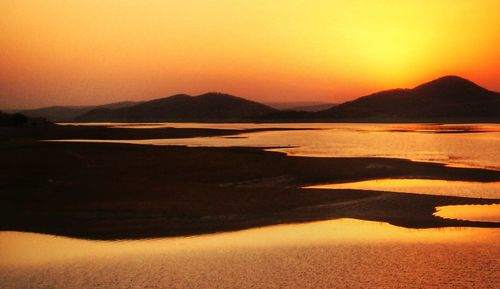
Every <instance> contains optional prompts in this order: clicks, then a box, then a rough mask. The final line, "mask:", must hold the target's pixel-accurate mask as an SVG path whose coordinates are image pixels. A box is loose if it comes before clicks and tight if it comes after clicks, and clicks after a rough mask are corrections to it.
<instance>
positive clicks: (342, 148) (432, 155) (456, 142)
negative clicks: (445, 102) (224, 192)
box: [73, 123, 500, 170]
mask: <svg viewBox="0 0 500 289" xmlns="http://www.w3.org/2000/svg"><path fill="white" fill-rule="evenodd" d="M105 125H108V126H119V127H134V128H143V127H179V128H186V127H189V128H221V129H248V128H273V127H280V128H315V129H316V130H292V131H267V132H258V133H249V134H242V135H239V136H240V138H227V137H197V138H186V139H155V140H132V141H129V140H120V141H109V142H126V143H135V144H153V145H188V146H219V147H226V146H253V147H284V146H288V148H281V149H277V150H278V151H282V152H285V153H287V154H290V155H300V156H312V157H390V158H405V159H410V160H416V161H431V162H440V163H445V164H448V165H452V166H465V167H479V168H490V169H496V170H500V154H498V150H499V149H500V147H499V140H500V125H498V124H474V125H431V124H307V123H302V124H300V123H294V124H248V123H245V124H204V123H202V124H200V123H176V124H173V123H159V124H113V123H109V124H105ZM471 132H474V133H471ZM241 137H243V138H241ZM73 141H96V140H73ZM97 142H102V141H97Z"/></svg>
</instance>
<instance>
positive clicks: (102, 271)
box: [0, 219, 500, 289]
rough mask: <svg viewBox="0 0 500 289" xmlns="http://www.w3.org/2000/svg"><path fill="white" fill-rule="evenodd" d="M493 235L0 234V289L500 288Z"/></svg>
mask: <svg viewBox="0 0 500 289" xmlns="http://www.w3.org/2000/svg"><path fill="white" fill-rule="evenodd" d="M498 244H500V230H499V229H482V228H446V229H419V230H417V229H405V228H400V227H395V226H392V225H388V224H385V223H378V222H368V221H359V220H353V219H339V220H332V221H321V222H311V223H303V224H291V225H278V226H269V227H263V228H256V229H249V230H243V231H238V232H231V233H220V234H212V235H204V236H197V237H185V238H164V239H151V240H136V241H114V242H109V241H108V242H105V241H88V240H78V239H71V238H64V237H57V236H49V235H43V234H33V233H20V232H0V246H1V248H2V250H1V251H0V284H1V287H2V288H5V289H8V288H66V289H72V288H87V289H91V288H102V289H108V288H228V289H237V288H289V289H294V288H297V289H299V288H300V289H304V288H314V289H327V288H329V289H331V288H491V289H493V288H500V278H499V277H500V246H498Z"/></svg>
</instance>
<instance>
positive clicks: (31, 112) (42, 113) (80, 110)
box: [19, 101, 138, 122]
mask: <svg viewBox="0 0 500 289" xmlns="http://www.w3.org/2000/svg"><path fill="white" fill-rule="evenodd" d="M137 103H138V102H133V101H121V102H115V103H109V104H103V105H92V106H49V107H42V108H36V109H27V110H21V111H19V112H20V113H22V114H24V115H26V116H29V117H43V118H46V119H48V120H50V121H54V122H65V121H73V119H74V118H75V117H77V116H80V115H82V114H84V113H86V112H88V111H90V110H93V109H97V108H110V109H115V108H123V107H128V106H132V105H135V104H137Z"/></svg>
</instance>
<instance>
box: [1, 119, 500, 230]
mask: <svg viewBox="0 0 500 289" xmlns="http://www.w3.org/2000/svg"><path fill="white" fill-rule="evenodd" d="M53 130H54V131H53V132H50V130H45V131H44V130H40V131H39V132H38V135H36V134H35V135H33V133H32V132H31V133H28V132H27V131H24V132H17V134H18V136H16V137H13V134H12V133H11V132H12V131H11V130H9V129H8V130H3V133H0V136H1V137H2V138H0V139H3V140H2V141H0V158H1V160H2V161H1V162H0V230H18V231H31V232H42V233H52V234H58V235H66V236H76V237H83V238H92V239H121V238H146V237H161V236H178V235H189V234H200V233H210V232H217V231H227V230H236V229H243V228H249V227H254V226H262V225H270V224H278V223H285V222H300V221H308V220H321V219H330V218H341V217H348V218H358V219H363V220H373V221H383V222H388V223H391V224H395V225H399V226H404V227H413V228H426V227H443V226H478V227H500V224H499V223H485V222H469V221H459V220H447V219H441V218H438V217H435V216H433V215H432V213H433V212H434V210H435V209H434V208H435V207H436V206H443V205H452V204H489V203H498V202H500V200H488V199H472V198H459V197H445V196H430V195H416V194H398V193H386V192H376V191H357V190H320V189H301V187H302V186H305V185H311V184H319V183H326V182H338V181H351V180H361V179H372V178H383V177H405V178H407V177H416V178H422V177H427V178H439V179H448V180H471V181H482V182H488V181H498V180H500V172H497V171H488V170H480V169H466V168H448V167H444V166H442V165H438V164H431V163H418V162H411V161H407V160H400V159H384V158H307V157H290V156H286V155H285V154H282V153H276V152H267V151H263V150H261V149H254V148H188V147H172V146H161V147H158V146H147V145H128V144H105V143H54V142H40V141H36V140H35V139H37V138H42V135H43V137H46V136H47V135H49V134H50V133H52V134H54V135H55V134H65V135H66V136H67V132H66V133H64V132H60V131H59V132H57V129H54V128H53ZM140 131H142V130H140V129H136V130H134V131H132V132H130V133H133V134H138V137H139V136H140V135H139V132H140ZM163 131H164V132H166V131H167V130H163ZM94 132H95V131H94ZM108 132H109V131H108ZM127 132H128V131H127ZM143 132H144V134H143V135H142V136H141V137H142V138H147V137H144V136H150V134H159V133H160V131H156V132H148V130H145V131H143ZM195 132H196V133H193V131H189V129H186V130H184V129H177V130H175V129H174V130H172V131H170V136H171V137H175V136H176V135H183V136H196V135H200V130H198V131H195ZM201 132H202V133H206V131H203V130H202V131H201ZM113 133H115V134H120V133H123V132H116V131H115V132H112V133H111V135H113ZM211 133H213V134H214V135H227V134H231V133H233V134H234V133H235V132H228V131H226V132H223V131H220V132H217V131H213V132H211ZM70 134H75V138H85V134H83V135H76V133H73V132H71V133H70ZM19 135H21V136H22V137H20V136H19ZM166 136H167V134H165V135H164V137H166ZM54 138H56V137H54ZM117 138H118V137H117Z"/></svg>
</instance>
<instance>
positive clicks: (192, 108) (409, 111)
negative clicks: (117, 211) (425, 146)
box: [23, 76, 500, 123]
mask: <svg viewBox="0 0 500 289" xmlns="http://www.w3.org/2000/svg"><path fill="white" fill-rule="evenodd" d="M275 106H276V107H279V109H276V108H273V107H271V106H267V105H264V104H261V103H258V102H255V101H250V100H246V99H244V98H240V97H236V96H232V95H228V94H222V93H206V94H202V95H199V96H190V95H186V94H178V95H173V96H170V97H165V98H160V99H155V100H151V101H146V102H141V103H133V102H121V103H115V104H108V105H102V106H95V107H49V108H41V109H36V110H25V111H23V113H25V114H27V115H29V116H34V117H45V118H47V119H49V120H52V121H59V122H68V121H76V122H444V123H457V122H458V123H459V122H500V93H498V92H494V91H490V90H487V89H485V88H482V87H480V86H478V85H477V84H475V83H473V82H471V81H469V80H466V79H464V78H461V77H458V76H445V77H442V78H439V79H436V80H433V81H430V82H428V83H425V84H422V85H420V86H417V87H415V88H413V89H393V90H387V91H382V92H377V93H374V94H371V95H368V96H363V97H360V98H358V99H355V100H353V101H349V102H345V103H342V104H340V105H335V106H333V107H331V106H332V104H318V105H313V106H299V107H296V106H294V105H293V104H286V103H284V104H283V103H282V104H279V103H277V104H275Z"/></svg>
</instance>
